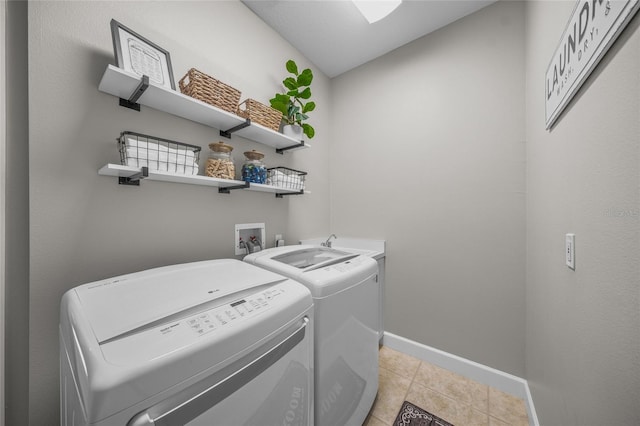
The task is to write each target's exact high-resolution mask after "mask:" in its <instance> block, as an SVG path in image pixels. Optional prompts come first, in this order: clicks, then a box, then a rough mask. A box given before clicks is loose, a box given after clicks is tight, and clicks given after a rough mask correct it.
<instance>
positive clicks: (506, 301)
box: [330, 2, 525, 376]
mask: <svg viewBox="0 0 640 426" xmlns="http://www.w3.org/2000/svg"><path fill="white" fill-rule="evenodd" d="M523 46H524V5H523V4H522V3H519V2H501V3H497V4H495V5H492V6H490V7H488V8H485V9H483V10H481V11H479V12H477V13H475V14H473V15H470V16H468V17H466V18H463V19H461V20H459V21H457V22H456V23H454V24H452V25H449V26H447V27H445V28H443V29H441V30H439V31H437V32H435V33H433V34H430V35H428V36H426V37H423V38H421V39H419V40H417V41H415V42H413V43H411V44H409V45H406V46H404V47H401V48H400V49H397V50H395V51H393V52H391V53H389V54H387V55H385V56H383V57H381V58H379V59H377V60H374V61H372V62H370V63H368V64H365V65H363V66H361V67H359V68H357V69H355V70H353V71H351V72H348V73H346V74H343V75H342V76H339V77H337V78H335V79H333V80H332V96H333V106H334V107H333V115H332V129H333V138H332V142H333V144H332V149H331V163H330V167H331V173H330V176H331V203H332V204H331V229H332V231H333V232H336V233H337V234H338V235H349V236H356V237H364V238H367V237H368V238H382V239H386V240H387V271H386V274H387V275H386V276H387V285H386V299H385V330H387V331H390V332H392V333H395V334H398V335H401V336H404V337H407V338H409V339H412V340H415V341H417V342H421V343H424V344H427V345H429V346H432V347H435V348H438V349H441V350H444V351H447V352H450V353H454V354H456V355H459V356H462V357H465V358H468V359H471V360H474V361H476V362H480V363H482V364H485V365H489V366H492V367H495V368H497V369H500V370H503V371H506V372H509V373H513V374H516V375H518V376H523V375H524V347H525V344H524V332H523V330H524V318H525V314H524V277H525V274H524V264H525V252H524V248H525V246H524V237H525V214H524V212H525V183H524V179H525V174H524V170H525V147H524V71H525V70H524V52H523Z"/></svg>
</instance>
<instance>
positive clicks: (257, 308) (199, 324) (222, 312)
mask: <svg viewBox="0 0 640 426" xmlns="http://www.w3.org/2000/svg"><path fill="white" fill-rule="evenodd" d="M280 294H282V290H280V289H270V290H265V291H263V292H260V293H256V294H252V295H251V296H248V297H245V298H243V299H240V300H236V301H235V302H232V303H229V304H227V305H223V306H219V307H217V308H214V309H211V310H208V311H206V312H202V313H199V314H197V315H194V316H192V317H190V318H187V319H186V320H185V322H186V324H187V325H188V326H189V328H191V329H192V330H193V332H194V333H196V334H198V335H203V334H206V333H208V332H210V331H214V330H217V329H219V328H220V327H224V326H226V325H227V324H230V323H233V322H235V321H239V320H241V319H243V318H251V317H253V316H255V315H257V314H258V313H259V312H261V311H264V310H265V309H268V308H269V307H270V306H271V304H272V303H273V299H274V298H276V297H278V295H280Z"/></svg>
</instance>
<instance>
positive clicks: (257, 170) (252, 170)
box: [242, 149, 267, 183]
mask: <svg viewBox="0 0 640 426" xmlns="http://www.w3.org/2000/svg"><path fill="white" fill-rule="evenodd" d="M244 156H245V157H246V159H245V161H244V164H243V165H242V180H243V181H245V182H253V183H266V182H267V168H266V166H265V165H264V163H263V162H262V159H263V158H264V154H263V153H261V152H258V151H256V150H255V149H254V150H251V151H247V152H245V153H244Z"/></svg>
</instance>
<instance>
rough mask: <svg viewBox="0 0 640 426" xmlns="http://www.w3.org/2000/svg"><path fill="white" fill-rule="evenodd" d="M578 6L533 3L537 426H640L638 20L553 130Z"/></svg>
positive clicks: (531, 225) (532, 322)
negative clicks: (549, 122) (558, 62)
mask: <svg viewBox="0 0 640 426" xmlns="http://www.w3.org/2000/svg"><path fill="white" fill-rule="evenodd" d="M574 5H575V2H538V1H535V2H529V3H527V22H526V28H527V38H526V39H527V45H526V52H527V70H526V71H527V297H526V301H527V320H526V334H527V353H526V378H527V379H528V380H529V385H530V387H531V389H532V393H533V399H534V402H535V405H536V409H537V411H538V415H539V417H540V424H543V425H567V426H569V425H601V424H607V425H638V424H640V403H639V401H640V400H639V398H640V332H639V330H640V299H639V297H640V291H639V290H638V285H639V282H640V272H639V267H640V262H639V261H638V259H640V235H639V231H640V226H639V223H638V219H639V217H640V198H639V193H638V192H639V184H640V156H639V147H640V29H639V28H638V27H639V26H640V15H637V16H636V17H635V18H634V20H633V21H632V22H631V23H630V24H629V26H628V27H627V29H626V30H625V31H624V33H623V34H622V35H621V37H620V39H619V40H618V41H617V42H616V44H615V45H614V46H613V48H612V49H611V50H610V51H609V52H608V53H607V55H606V56H605V57H604V59H603V61H602V62H601V63H600V64H599V65H598V67H597V68H596V70H595V71H594V72H593V74H592V75H591V76H590V77H589V79H588V80H587V82H586V84H585V85H584V86H583V88H582V89H581V90H580V92H579V93H578V95H577V97H576V99H574V101H573V102H572V103H571V104H570V105H569V107H568V108H567V110H566V111H565V112H564V114H563V116H561V118H560V119H559V121H558V123H557V125H556V126H555V127H554V128H553V129H552V131H546V130H545V123H544V91H545V86H544V84H545V80H544V75H545V71H546V68H547V65H548V64H549V61H550V60H551V57H552V55H553V52H554V51H555V49H556V47H557V45H558V43H559V42H560V36H561V35H562V32H563V31H564V28H565V26H566V24H567V21H568V20H569V17H570V15H571V12H572V10H573V8H574ZM570 232H572V233H575V234H576V270H575V271H572V270H570V269H568V268H567V267H566V266H565V264H564V235H565V234H566V233H570Z"/></svg>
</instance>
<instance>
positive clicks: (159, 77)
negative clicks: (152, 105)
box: [111, 19, 176, 90]
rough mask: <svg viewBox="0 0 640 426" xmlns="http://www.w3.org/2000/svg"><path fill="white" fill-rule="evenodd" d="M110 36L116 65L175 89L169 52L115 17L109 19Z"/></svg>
mask: <svg viewBox="0 0 640 426" xmlns="http://www.w3.org/2000/svg"><path fill="white" fill-rule="evenodd" d="M111 36H112V38H113V50H114V53H115V58H116V66H117V67H118V68H122V69H123V70H125V71H129V72H132V73H135V74H137V75H139V76H140V77H142V76H143V75H146V76H148V77H149V81H150V82H152V83H154V84H157V85H159V86H164V87H167V88H170V89H172V90H176V84H175V83H174V81H173V70H172V69H171V57H170V56H169V52H167V51H166V50H164V49H163V48H161V47H160V46H158V45H156V44H154V43H152V42H150V41H149V40H147V39H146V38H144V37H142V36H141V35H140V34H137V33H135V32H134V31H132V30H130V29H129V28H127V27H125V26H124V25H122V24H121V23H120V22H118V21H116V20H115V19H112V20H111Z"/></svg>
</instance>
